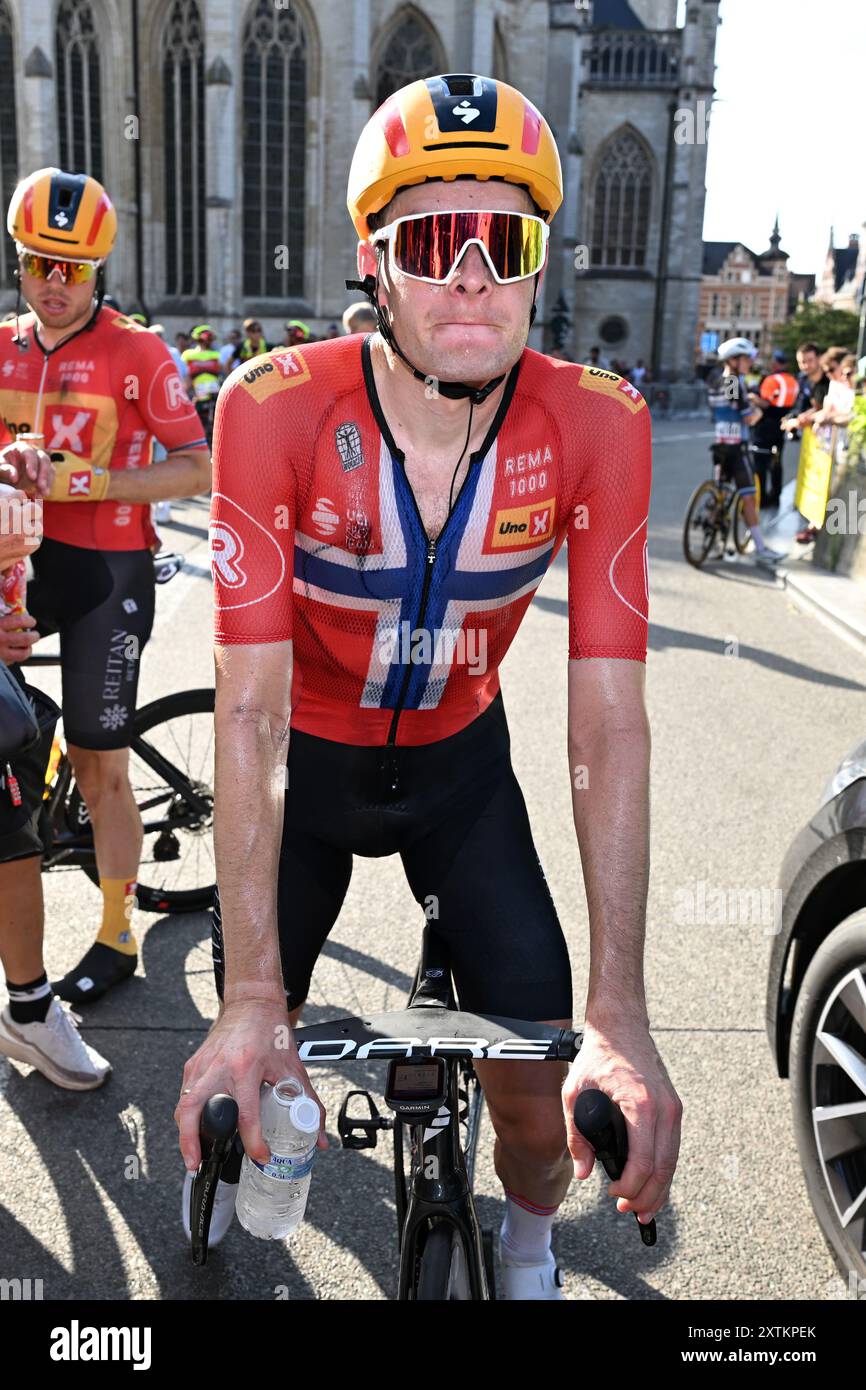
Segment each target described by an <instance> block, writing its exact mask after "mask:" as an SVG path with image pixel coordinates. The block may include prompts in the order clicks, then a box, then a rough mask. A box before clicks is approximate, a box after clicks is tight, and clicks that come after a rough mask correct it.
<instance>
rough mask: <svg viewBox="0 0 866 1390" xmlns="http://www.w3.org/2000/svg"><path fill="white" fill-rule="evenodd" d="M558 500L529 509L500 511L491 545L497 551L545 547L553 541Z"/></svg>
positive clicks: (496, 518) (529, 507)
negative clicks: (533, 546)
mask: <svg viewBox="0 0 866 1390" xmlns="http://www.w3.org/2000/svg"><path fill="white" fill-rule="evenodd" d="M555 520H556V498H555V497H550V498H548V499H547V500H546V501H544V502H533V503H532V504H531V505H530V506H528V507H508V508H506V509H505V510H503V511H498V512H497V513H496V517H495V519H494V522H493V535H492V536H491V538H490V543H491V545H493V546H494V547H495V548H496V549H500V548H502V547H503V546H514V545H545V544H546V543H547V542H548V541H551V540H552V539H553V527H554V522H555Z"/></svg>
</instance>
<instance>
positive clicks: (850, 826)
mask: <svg viewBox="0 0 866 1390" xmlns="http://www.w3.org/2000/svg"><path fill="white" fill-rule="evenodd" d="M779 883H780V887H781V890H782V896H783V903H782V918H781V921H782V925H781V930H780V932H779V933H778V935H777V936H776V937H775V939H774V942H773V950H772V955H771V958H770V973H769V982H768V988H767V1031H768V1034H769V1039H770V1046H771V1048H772V1050H773V1056H774V1058H775V1062H776V1067H777V1069H778V1073H779V1076H780V1077H783V1078H785V1077H786V1078H788V1079H790V1082H791V1099H792V1102H793V1112H794V1129H795V1134H796V1139H797V1147H798V1149H799V1153H800V1162H801V1164H802V1167H803V1173H804V1176H805V1179H806V1187H807V1189H808V1193H809V1198H810V1200H811V1203H812V1207H813V1209H814V1212H815V1215H816V1216H817V1218H818V1222H819V1225H820V1227H821V1230H822V1232H823V1234H824V1236H825V1239H826V1240H827V1244H828V1245H829V1247H830V1251H831V1253H832V1255H833V1257H834V1259H835V1261H836V1263H837V1265H838V1267H839V1270H840V1271H841V1273H842V1274H843V1276H844V1277H845V1279H846V1281H847V1282H848V1283H849V1285H851V1286H854V1283H853V1281H854V1279H855V1277H856V1279H857V1280H858V1281H859V1280H866V741H864V742H863V743H860V744H859V745H858V746H857V747H856V748H854V749H853V750H852V752H851V753H849V754H848V755H847V757H846V758H844V759H843V760H842V762H841V763H840V764H839V767H838V768H837V769H836V771H835V773H834V774H833V776H832V778H831V779H830V781H829V782H828V784H827V786H826V787H825V789H824V792H823V795H822V797H821V800H820V803H819V805H818V808H817V810H816V812H815V814H814V816H813V817H812V819H811V820H810V821H809V824H808V825H807V826H805V827H804V828H803V830H801V831H800V833H799V834H798V835H797V836H796V838H795V839H794V841H793V843H792V844H791V846H790V848H789V850H788V852H787V854H786V856H785V860H784V863H783V865H782V869H781V874H780V879H779ZM856 1287H858V1288H864V1287H866V1283H864V1284H862V1285H861V1284H859V1283H858V1284H857V1285H856Z"/></svg>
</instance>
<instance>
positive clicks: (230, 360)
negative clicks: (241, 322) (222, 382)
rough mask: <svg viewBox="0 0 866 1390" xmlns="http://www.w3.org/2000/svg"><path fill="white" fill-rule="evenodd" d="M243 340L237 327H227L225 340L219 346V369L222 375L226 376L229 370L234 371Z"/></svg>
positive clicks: (238, 360) (239, 358)
mask: <svg viewBox="0 0 866 1390" xmlns="http://www.w3.org/2000/svg"><path fill="white" fill-rule="evenodd" d="M243 341H244V337H243V334H242V333H241V330H240V329H239V328H230V329H229V331H228V333H227V334H226V340H225V342H224V343H223V346H222V347H221V348H220V370H221V372H222V374H223V376H228V374H229V372H232V371H234V369H235V367H236V366H237V365H238V363H239V362H240V361H241V348H242V347H243Z"/></svg>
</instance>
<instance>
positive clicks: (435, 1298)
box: [415, 1221, 471, 1303]
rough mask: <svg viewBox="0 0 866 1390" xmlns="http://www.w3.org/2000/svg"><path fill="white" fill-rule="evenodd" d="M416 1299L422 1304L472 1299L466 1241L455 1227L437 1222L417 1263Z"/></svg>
mask: <svg viewBox="0 0 866 1390" xmlns="http://www.w3.org/2000/svg"><path fill="white" fill-rule="evenodd" d="M418 1266H419V1267H418V1282H417V1284H416V1286H415V1298H416V1300H417V1301H418V1302H422V1303H445V1302H450V1301H452V1300H454V1301H456V1300H460V1301H462V1302H466V1301H467V1300H469V1299H470V1297H471V1295H470V1292H469V1281H468V1278H467V1272H466V1256H465V1254H464V1252H463V1242H462V1240H461V1239H460V1236H459V1234H458V1232H457V1230H456V1228H455V1227H454V1226H452V1225H451V1224H450V1223H449V1222H447V1221H437V1222H436V1223H435V1224H434V1225H433V1226H432V1228H431V1230H430V1233H429V1235H428V1236H427V1239H426V1240H425V1242H424V1249H423V1250H422V1251H421V1254H420V1256H419V1261H418Z"/></svg>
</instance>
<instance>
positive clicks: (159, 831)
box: [27, 554, 216, 913]
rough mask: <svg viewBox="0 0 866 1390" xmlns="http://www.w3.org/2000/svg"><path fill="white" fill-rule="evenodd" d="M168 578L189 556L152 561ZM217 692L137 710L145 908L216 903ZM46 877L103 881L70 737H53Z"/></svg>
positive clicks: (43, 663) (43, 661)
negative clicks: (70, 873)
mask: <svg viewBox="0 0 866 1390" xmlns="http://www.w3.org/2000/svg"><path fill="white" fill-rule="evenodd" d="M154 566H155V574H156V581H157V583H159V584H165V583H168V581H169V580H170V579H172V578H173V577H174V575H175V574H177V573H178V572H179V571H180V570H181V569H182V567H183V557H182V556H179V555H174V554H162V555H159V556H157V557H156V558H155V561H154ZM59 665H60V654H59V653H42V652H37V653H34V654H33V655H32V656H31V657H30V658H29V659H28V662H27V669H28V673H29V672H30V670H31V668H33V667H48V666H59ZM213 712H214V691H213V689H201V690H182V691H178V692H176V693H175V694H172V695H164V696H162V697H161V698H160V699H158V700H153V701H152V702H151V703H150V704H148V705H144V706H143V707H142V708H141V709H139V710H137V711H136V714H135V723H134V726H133V734H132V740H131V742H130V757H129V780H130V784H131V786H132V790H133V795H134V796H135V800H136V803H137V805H138V809H139V812H140V814H141V819H142V823H143V826H144V845H143V848H142V856H141V865H140V869H139V875H138V879H137V884H136V899H137V903H138V906H139V907H140V908H142V909H143V910H144V911H145V912H166V913H173V912H204V911H207V910H208V909H209V908H211V907H212V906H213V900H214V888H215V884H216V869H215V861H214V853H213ZM39 835H40V838H41V840H42V843H43V845H44V846H45V853H44V856H43V859H42V870H43V872H44V873H52V872H55V871H58V870H61V869H83V871H84V872H85V873H86V874H87V876H88V878H90V879H91V880H92V882H94V883H96V884H98V883H99V873H98V870H97V867H96V855H95V852H94V845H93V833H92V829H91V824H90V816H89V814H88V811H87V805H86V803H85V801H84V798H83V797H82V795H81V792H80V791H79V789H78V786H77V785H76V782H75V773H74V771H73V768H72V764H71V762H70V760H69V757H68V754H67V752H66V749H65V747H64V745H63V742H62V740H61V739H60V738H59V737H56V736H55V739H54V743H53V747H52V753H51V758H50V760H49V764H48V772H47V776H46V785H45V791H44V795H43V801H42V807H41V811H40V817H39Z"/></svg>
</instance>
